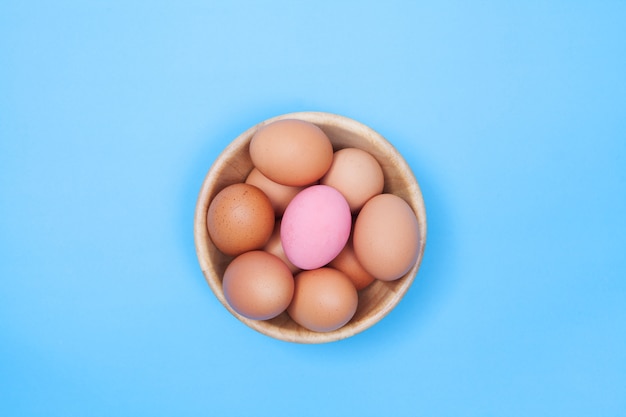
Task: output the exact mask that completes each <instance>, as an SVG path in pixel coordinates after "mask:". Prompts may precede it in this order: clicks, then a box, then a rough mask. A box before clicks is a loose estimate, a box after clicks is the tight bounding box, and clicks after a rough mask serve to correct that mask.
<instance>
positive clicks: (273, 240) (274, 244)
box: [263, 219, 300, 274]
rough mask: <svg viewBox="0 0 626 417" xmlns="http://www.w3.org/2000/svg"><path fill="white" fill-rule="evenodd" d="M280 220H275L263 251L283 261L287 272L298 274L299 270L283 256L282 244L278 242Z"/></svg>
mask: <svg viewBox="0 0 626 417" xmlns="http://www.w3.org/2000/svg"><path fill="white" fill-rule="evenodd" d="M280 224H281V221H280V219H278V220H276V224H275V225H274V231H273V232H272V235H271V236H270V239H269V240H268V241H267V243H266V244H265V246H263V250H264V251H266V252H269V253H271V254H272V255H275V256H278V257H279V258H280V260H281V261H283V262H284V263H285V264H286V265H287V267H289V270H290V271H291V272H292V273H294V274H295V273H296V272H300V268H298V267H297V266H295V265H294V264H292V263H291V261H290V260H289V259H288V258H287V255H285V250H284V249H283V244H282V243H281V241H280Z"/></svg>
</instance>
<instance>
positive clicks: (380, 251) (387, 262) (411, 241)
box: [353, 194, 420, 281]
mask: <svg viewBox="0 0 626 417" xmlns="http://www.w3.org/2000/svg"><path fill="white" fill-rule="evenodd" d="M419 239H420V238H419V226H418V222H417V218H416V216H415V213H414V212H413V210H412V209H411V207H410V206H409V205H408V204H407V203H406V201H404V200H403V199H402V198H400V197H398V196H396V195H394V194H380V195H377V196H375V197H372V198H371V199H370V200H369V201H368V202H367V203H365V205H364V206H363V208H362V209H361V211H360V212H359V215H358V216H357V218H356V222H355V224H354V237H353V243H354V253H355V254H356V257H357V259H358V260H359V263H360V264H361V265H362V266H363V268H365V270H366V271H367V272H369V273H370V274H372V275H373V276H374V277H376V278H378V279H380V280H383V281H393V280H396V279H398V278H400V277H402V276H403V275H404V274H405V273H407V272H408V270H409V269H411V267H412V266H413V265H414V264H415V262H416V261H417V256H418V251H419V243H420V242H419Z"/></svg>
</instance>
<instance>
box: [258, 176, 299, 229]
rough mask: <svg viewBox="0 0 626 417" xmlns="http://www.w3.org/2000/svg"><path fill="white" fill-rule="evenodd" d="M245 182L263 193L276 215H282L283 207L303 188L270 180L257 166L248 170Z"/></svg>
mask: <svg viewBox="0 0 626 417" xmlns="http://www.w3.org/2000/svg"><path fill="white" fill-rule="evenodd" d="M246 184H251V185H254V186H257V187H259V188H260V189H261V191H263V192H264V193H265V195H266V196H267V197H268V198H269V199H270V201H271V202H272V207H273V208H274V213H275V214H276V216H278V217H280V216H282V215H283V213H284V212H285V208H286V207H287V205H288V204H289V202H290V201H291V200H292V199H293V198H294V197H295V196H296V194H298V193H299V192H300V191H302V190H303V189H304V187H293V186H289V185H283V184H279V183H277V182H275V181H272V180H270V179H269V178H267V177H266V176H265V175H263V174H262V173H261V171H259V170H258V168H253V169H252V171H250V174H248V177H247V178H246Z"/></svg>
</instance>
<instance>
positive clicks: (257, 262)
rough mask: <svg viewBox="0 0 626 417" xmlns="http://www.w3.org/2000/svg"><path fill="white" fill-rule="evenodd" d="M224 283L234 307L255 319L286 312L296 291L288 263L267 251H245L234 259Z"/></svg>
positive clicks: (227, 295)
mask: <svg viewBox="0 0 626 417" xmlns="http://www.w3.org/2000/svg"><path fill="white" fill-rule="evenodd" d="M222 286H223V290H224V297H225V298H226V301H227V302H228V304H229V305H230V306H231V307H232V308H233V310H235V311H236V312H237V313H239V314H241V315H242V316H245V317H248V318H250V319H254V320H267V319H271V318H273V317H276V316H278V315H279V314H280V313H282V312H283V311H285V309H286V308H287V306H289V303H290V302H291V299H292V297H293V291H294V281H293V275H292V274H291V272H290V271H289V268H287V265H285V264H284V263H283V261H281V260H280V259H278V258H277V257H276V256H274V255H272V254H270V253H267V252H264V251H250V252H246V253H244V254H241V255H239V256H237V257H236V258H235V259H233V261H232V262H231V263H230V264H229V265H228V266H227V267H226V271H225V272H224V279H223V281H222Z"/></svg>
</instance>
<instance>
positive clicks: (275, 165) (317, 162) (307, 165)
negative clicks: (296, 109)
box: [250, 119, 333, 187]
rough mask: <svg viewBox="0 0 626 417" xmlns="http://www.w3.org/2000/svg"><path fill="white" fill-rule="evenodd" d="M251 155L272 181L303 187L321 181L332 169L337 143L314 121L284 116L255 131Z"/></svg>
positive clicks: (257, 165) (253, 160)
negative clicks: (331, 140)
mask: <svg viewBox="0 0 626 417" xmlns="http://www.w3.org/2000/svg"><path fill="white" fill-rule="evenodd" d="M250 157H251V159H252V163H253V164H254V166H255V167H256V168H258V169H259V171H261V172H262V173H263V175H265V176H266V177H268V178H269V179H271V180H272V181H274V182H277V183H279V184H284V185H290V186H296V187H299V186H304V185H309V184H311V183H313V182H315V181H317V180H319V179H320V178H321V177H322V176H323V175H324V174H325V173H326V171H328V168H329V167H330V164H331V163H332V160H333V145H332V143H331V142H330V139H328V136H326V134H325V133H324V132H323V131H322V129H320V128H319V127H317V126H316V125H314V124H313V123H309V122H305V121H303V120H292V119H283V120H278V121H275V122H273V123H270V124H268V125H266V126H264V127H262V128H261V129H259V130H258V131H257V132H256V133H255V134H254V136H253V137H252V139H251V141H250Z"/></svg>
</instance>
